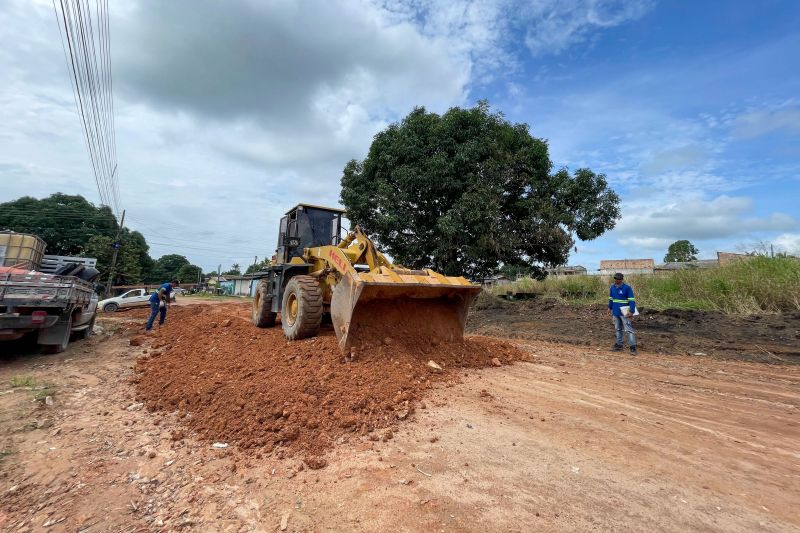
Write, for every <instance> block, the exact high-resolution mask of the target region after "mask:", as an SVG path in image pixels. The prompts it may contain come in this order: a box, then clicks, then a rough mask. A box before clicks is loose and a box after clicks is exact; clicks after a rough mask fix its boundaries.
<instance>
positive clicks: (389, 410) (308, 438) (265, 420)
mask: <svg viewBox="0 0 800 533" xmlns="http://www.w3.org/2000/svg"><path fill="white" fill-rule="evenodd" d="M169 313H170V314H169V316H168V322H167V324H166V325H165V326H164V327H163V328H160V329H159V330H158V331H156V332H155V333H154V334H153V335H152V336H150V337H147V339H149V340H150V341H151V343H150V347H149V353H148V354H147V355H146V356H143V357H141V358H140V359H139V360H138V362H137V366H136V370H137V376H136V378H135V379H136V384H137V389H138V398H139V400H140V401H144V402H145V403H146V405H147V406H148V407H149V408H150V409H153V410H164V411H178V413H179V414H180V416H181V418H182V420H183V422H184V423H185V424H186V426H187V428H188V429H189V430H191V431H195V432H197V434H198V436H199V437H200V438H203V439H206V440H209V441H213V442H227V443H231V444H236V445H238V446H239V447H240V448H253V449H259V451H264V452H270V451H272V450H273V449H275V450H276V451H279V453H281V454H284V453H285V454H288V455H291V454H294V453H297V452H300V453H302V454H304V455H316V454H319V453H322V452H324V451H325V450H326V449H328V448H330V447H332V446H333V445H334V444H335V443H336V442H337V440H340V439H341V438H342V437H344V438H346V436H347V435H350V434H354V433H355V434H360V435H368V434H369V435H370V438H372V439H375V440H377V438H379V435H378V434H377V433H376V432H377V431H378V430H380V429H384V428H391V427H392V426H394V425H396V424H397V423H398V421H400V420H404V419H406V418H407V417H408V416H410V415H412V414H413V413H414V410H415V409H416V408H417V407H418V406H419V405H420V400H421V398H422V397H423V395H424V393H425V390H426V389H428V388H429V387H431V386H433V385H434V384H435V383H436V382H438V381H447V380H453V379H457V375H456V373H455V372H453V369H456V368H479V367H486V366H492V365H493V363H492V360H493V359H496V360H497V361H499V362H500V363H501V364H508V363H511V362H512V361H514V360H522V359H526V358H527V357H526V356H525V354H523V353H522V352H520V351H519V350H518V349H517V348H515V347H514V346H512V345H510V344H508V343H505V342H502V341H497V340H493V339H488V338H484V337H470V338H468V339H465V340H464V341H459V342H447V343H441V344H438V345H436V346H433V345H432V344H431V343H430V342H427V341H423V340H421V339H403V340H402V341H403V342H401V339H395V338H392V337H391V335H387V336H385V337H383V338H381V339H376V341H377V342H376V345H375V346H372V347H369V348H367V347H362V348H361V349H360V350H358V351H356V352H354V353H353V355H352V356H351V355H350V354H348V356H347V357H343V356H342V354H341V353H340V352H339V350H338V348H337V345H336V338H335V336H334V334H333V330H332V328H331V327H328V328H327V329H326V328H323V330H322V331H321V332H320V336H318V337H315V338H311V339H305V340H302V341H295V342H288V341H286V339H285V338H284V336H283V331H282V329H281V328H280V326H277V327H275V328H270V329H259V328H256V327H255V326H253V325H252V324H251V323H250V321H249V319H248V315H249V306H245V305H239V304H225V305H215V306H209V305H193V306H190V307H184V308H181V307H173V308H172V309H171V310H170V312H169ZM430 360H433V361H435V362H436V363H438V364H439V365H441V367H443V368H444V372H443V373H439V374H437V373H433V372H431V371H430V369H429V368H428V367H427V363H428V361H430ZM497 361H495V363H494V364H495V365H496V364H497ZM390 434H391V431H389V430H387V431H385V432H383V433H382V434H381V435H380V437H383V438H387V437H388V438H390V437H389V435H390ZM180 437H181V435H175V438H180Z"/></svg>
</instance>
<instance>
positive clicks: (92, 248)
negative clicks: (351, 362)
mask: <svg viewBox="0 0 800 533" xmlns="http://www.w3.org/2000/svg"><path fill="white" fill-rule="evenodd" d="M118 227H119V226H118V224H117V221H116V219H115V218H114V215H113V213H112V212H111V210H110V209H109V208H108V207H106V206H101V207H96V206H94V205H92V204H91V203H90V202H89V201H87V200H86V199H85V198H84V197H82V196H71V195H67V194H61V193H56V194H53V195H51V196H49V197H47V198H42V199H41V200H37V199H36V198H31V197H29V196H25V197H22V198H19V199H17V200H13V201H11V202H5V203H2V204H0V231H2V230H11V231H16V232H19V233H32V234H34V235H38V236H39V237H41V238H42V239H44V241H45V243H46V244H47V249H46V253H48V254H51V255H76V256H88V257H95V258H97V268H98V270H100V272H102V273H104V274H105V273H107V272H108V269H109V266H110V265H111V256H112V254H113V251H114V250H113V248H112V247H111V245H112V244H113V243H114V238H115V237H116V234H117V230H118ZM120 243H121V244H122V246H121V248H120V251H119V254H118V256H117V266H116V274H115V276H114V280H115V281H114V282H115V283H117V284H132V283H139V282H141V281H142V279H143V277H144V276H145V275H146V274H147V272H148V271H149V269H150V268H151V266H152V262H153V260H152V259H151V258H150V255H149V254H148V251H149V247H148V245H147V242H146V241H145V238H144V236H143V235H142V234H141V233H139V232H138V231H131V230H129V229H127V228H123V230H122V232H121V233H120ZM104 281H105V280H104Z"/></svg>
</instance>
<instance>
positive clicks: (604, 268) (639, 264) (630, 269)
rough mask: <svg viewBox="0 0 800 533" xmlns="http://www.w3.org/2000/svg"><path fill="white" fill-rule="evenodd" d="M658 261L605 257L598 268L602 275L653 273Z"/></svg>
mask: <svg viewBox="0 0 800 533" xmlns="http://www.w3.org/2000/svg"><path fill="white" fill-rule="evenodd" d="M655 266H656V262H655V261H653V260H652V259H603V260H601V261H600V268H599V269H598V270H599V272H600V275H603V276H605V275H608V276H613V275H614V274H616V273H617V272H620V273H622V274H652V273H653V271H654V270H655Z"/></svg>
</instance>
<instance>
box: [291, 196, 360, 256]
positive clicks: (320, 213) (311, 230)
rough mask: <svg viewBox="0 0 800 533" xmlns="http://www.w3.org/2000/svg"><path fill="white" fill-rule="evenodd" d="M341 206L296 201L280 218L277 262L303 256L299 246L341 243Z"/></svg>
mask: <svg viewBox="0 0 800 533" xmlns="http://www.w3.org/2000/svg"><path fill="white" fill-rule="evenodd" d="M344 213H345V211H344V210H343V209H335V208H331V207H320V206H316V205H309V204H298V205H297V206H295V207H293V208H292V209H290V210H289V211H287V212H286V214H285V215H284V216H283V217H282V218H281V224H280V230H279V232H278V249H277V250H276V252H275V253H276V258H277V261H276V263H277V264H279V265H280V264H285V263H288V262H289V261H291V260H292V258H293V257H301V258H302V257H303V249H305V248H313V247H316V246H327V245H334V246H336V245H338V244H339V242H341V240H342V238H341V234H342V215H344Z"/></svg>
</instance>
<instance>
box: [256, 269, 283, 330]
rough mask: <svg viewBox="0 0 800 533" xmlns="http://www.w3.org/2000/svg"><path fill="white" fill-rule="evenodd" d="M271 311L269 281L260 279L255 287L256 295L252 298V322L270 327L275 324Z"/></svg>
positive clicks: (262, 326) (274, 314) (260, 326)
mask: <svg viewBox="0 0 800 533" xmlns="http://www.w3.org/2000/svg"><path fill="white" fill-rule="evenodd" d="M277 314H278V313H274V312H273V311H272V293H271V292H270V290H269V282H268V281H267V280H265V279H262V280H261V281H259V282H258V286H257V287H256V297H255V299H254V300H253V324H255V325H256V326H258V327H259V328H271V327H272V326H274V325H275V316H276V315H277Z"/></svg>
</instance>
